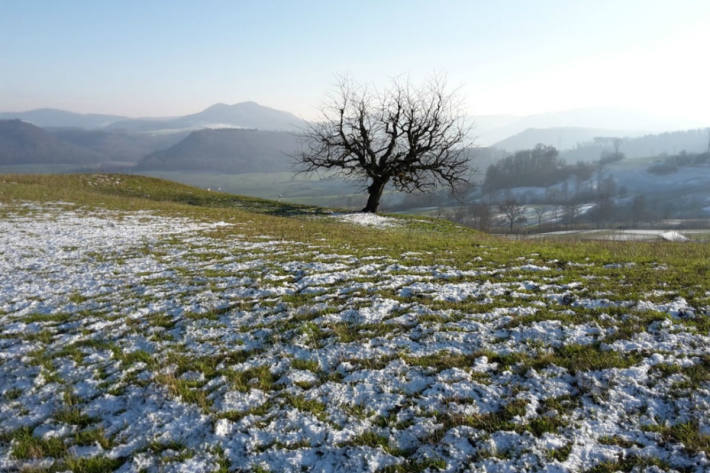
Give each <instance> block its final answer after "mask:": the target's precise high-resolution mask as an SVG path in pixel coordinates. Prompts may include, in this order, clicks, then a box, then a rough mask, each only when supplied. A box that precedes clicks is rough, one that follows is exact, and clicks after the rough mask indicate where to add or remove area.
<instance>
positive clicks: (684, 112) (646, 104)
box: [0, 0, 710, 126]
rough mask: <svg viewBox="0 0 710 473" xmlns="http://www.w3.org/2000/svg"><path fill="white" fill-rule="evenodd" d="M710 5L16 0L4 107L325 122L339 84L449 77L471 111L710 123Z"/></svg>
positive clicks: (7, 26)
mask: <svg viewBox="0 0 710 473" xmlns="http://www.w3.org/2000/svg"><path fill="white" fill-rule="evenodd" d="M709 20H710V3H708V2H702V1H682V2H674V3H673V4H672V6H671V4H670V3H668V2H648V1H638V0H633V1H622V2H609V1H604V2H598V3H596V4H595V5H594V6H593V7H592V6H590V5H589V4H586V5H581V4H572V3H571V2H561V1H546V2H535V3H533V2H526V1H521V0H518V1H511V2H506V3H505V4H503V5H500V4H497V5H488V4H473V3H471V2H443V3H437V4H436V5H434V4H430V3H427V2H388V3H386V4H380V3H378V2H364V3H358V4H357V5H354V4H353V5H338V7H337V9H335V8H332V6H330V5H329V4H328V3H326V2H308V3H307V4H305V5H294V4H291V3H288V2H274V3H270V4H268V5H266V4H262V3H260V2H242V3H239V4H238V5H235V4H232V3H231V2H222V1H215V2H210V3H209V4H207V5H205V6H203V5H197V4H195V3H192V2H186V1H181V2H171V3H170V4H165V3H162V2H136V1H127V2H121V3H120V4H119V3H116V4H98V3H92V2H82V1H67V2H62V3H61V4H59V3H55V2H49V1H37V0H35V1H33V0H26V1H8V2H5V3H4V11H3V15H2V17H1V18H0V40H1V41H0V45H2V46H0V48H2V49H3V50H2V51H1V52H2V54H0V67H2V70H3V77H2V78H1V79H0V104H1V105H0V109H2V111H8V112H19V111H25V110H31V109H36V108H58V109H63V110H69V111H73V112H77V113H101V114H115V115H122V116H128V117H164V116H179V115H185V114H190V113H195V112H198V111H200V110H203V109H204V108H206V107H208V106H210V105H212V104H214V103H229V104H233V103H239V102H244V101H255V102H257V103H259V104H261V105H264V106H268V107H271V108H275V109H279V110H285V111H289V112H291V113H294V114H296V115H297V116H299V117H302V118H305V119H313V118H314V117H316V116H317V111H318V108H319V106H320V105H321V103H322V102H323V101H324V99H325V97H326V95H327V94H328V92H330V91H331V90H332V86H333V84H334V83H335V81H336V78H337V77H338V76H339V75H343V74H347V75H350V76H352V77H353V78H354V79H355V80H357V81H361V82H365V83H370V84H374V86H376V87H383V86H386V84H387V82H388V81H389V80H390V79H391V78H393V77H403V76H405V77H408V78H410V79H411V80H412V81H413V82H419V81H422V80H425V79H426V78H428V77H430V76H431V75H432V74H441V75H445V76H446V77H447V78H448V82H449V84H450V85H451V86H452V87H455V88H457V89H458V90H459V92H460V94H461V95H462V97H463V98H464V100H465V103H466V105H467V108H466V112H467V113H468V114H470V115H474V116H490V115H510V116H517V117H523V116H528V115H534V114H541V113H548V112H560V111H568V110H576V109H588V108H593V109H597V108H619V109H628V110H634V111H637V112H638V113H641V114H647V115H649V116H653V117H661V118H663V119H664V120H675V119H677V120H678V121H679V123H680V122H682V125H680V126H692V125H693V124H697V126H704V125H707V124H710V94H707V93H706V82H707V78H708V77H710V64H708V63H707V61H704V60H703V58H704V56H705V55H706V51H705V49H706V48H705V46H706V45H707V44H710V31H708V30H707V28H706V25H707V23H708V21H709Z"/></svg>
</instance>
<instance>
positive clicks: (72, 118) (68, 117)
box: [0, 108, 125, 128]
mask: <svg viewBox="0 0 710 473" xmlns="http://www.w3.org/2000/svg"><path fill="white" fill-rule="evenodd" d="M0 119H1V120H7V119H19V120H22V121H24V122H27V123H31V124H33V125H36V126H38V127H42V128H44V127H77V128H102V127H105V126H108V125H110V124H111V123H113V122H115V121H118V120H123V119H125V117H121V116H119V115H101V114H96V113H86V114H85V113H74V112H67V111H65V110H57V109H53V108H40V109H37V110H29V111H27V112H0Z"/></svg>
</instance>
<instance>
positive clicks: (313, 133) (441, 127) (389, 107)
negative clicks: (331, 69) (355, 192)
mask: <svg viewBox="0 0 710 473" xmlns="http://www.w3.org/2000/svg"><path fill="white" fill-rule="evenodd" d="M323 117H324V119H323V121H321V122H319V123H315V124H313V125H312V126H311V127H310V128H309V129H308V131H307V132H306V139H307V141H306V142H307V145H306V149H305V150H304V152H303V153H301V154H300V155H299V156H298V158H299V161H300V163H301V165H302V168H303V170H304V171H307V172H310V171H316V170H319V169H335V170H337V171H339V172H340V173H341V174H343V175H346V176H349V177H354V178H360V179H364V180H366V182H367V183H368V186H367V191H368V194H369V197H368V199H367V205H365V208H363V209H362V211H363V212H376V211H377V207H378V206H379V204H380V197H381V196H382V192H383V191H384V188H385V185H387V183H389V182H392V183H393V184H394V186H395V188H396V189H397V190H401V191H404V192H413V191H426V190H430V189H432V188H434V187H436V185H437V184H448V185H449V186H451V188H452V189H453V188H454V186H455V185H457V184H460V183H464V182H466V179H465V176H466V171H467V169H468V160H467V159H466V156H465V155H464V153H463V151H464V147H463V144H464V139H465V137H466V131H465V129H464V126H463V119H462V118H463V116H462V114H461V113H459V112H458V104H457V102H456V100H455V97H454V96H453V95H452V94H451V93H449V92H447V91H446V88H445V86H444V84H443V83H442V82H440V81H432V82H431V83H430V84H428V85H427V86H426V87H422V88H419V89H416V90H415V89H412V88H410V87H409V86H408V85H403V84H401V83H399V82H396V81H395V82H394V83H393V85H392V87H391V88H390V89H389V90H387V91H385V92H384V93H381V94H377V93H371V92H369V91H368V90H367V89H366V88H364V87H354V86H352V85H351V84H350V83H348V82H343V83H341V85H340V87H339V89H338V94H337V96H336V97H335V99H334V103H333V105H332V106H331V107H328V108H326V109H324V110H323Z"/></svg>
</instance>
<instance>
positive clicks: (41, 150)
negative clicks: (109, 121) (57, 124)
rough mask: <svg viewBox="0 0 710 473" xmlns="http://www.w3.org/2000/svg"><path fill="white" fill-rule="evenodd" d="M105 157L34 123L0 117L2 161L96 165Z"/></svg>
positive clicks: (0, 151) (0, 154)
mask: <svg viewBox="0 0 710 473" xmlns="http://www.w3.org/2000/svg"><path fill="white" fill-rule="evenodd" d="M104 160H105V157H104V156H103V155H101V154H100V153H97V152H95V151H92V150H90V149H86V148H82V147H79V146H75V145H73V144H71V143H66V142H64V141H62V140H60V139H59V138H57V137H56V136H53V135H51V134H49V133H47V132H46V131H45V130H43V129H42V128H39V127H37V126H35V125H32V124H30V123H25V122H23V121H21V120H0V164H2V165H9V164H96V163H99V162H101V161H104Z"/></svg>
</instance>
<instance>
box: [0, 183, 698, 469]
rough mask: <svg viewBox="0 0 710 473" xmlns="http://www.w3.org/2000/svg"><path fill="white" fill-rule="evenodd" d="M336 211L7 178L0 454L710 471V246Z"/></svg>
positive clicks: (243, 465)
mask: <svg viewBox="0 0 710 473" xmlns="http://www.w3.org/2000/svg"><path fill="white" fill-rule="evenodd" d="M344 218H346V217H344V216H343V215H341V214H340V213H338V212H333V211H332V210H329V209H324V208H320V207H312V206H303V205H295V204H285V203H281V202H274V201H268V200H262V199H256V198H248V197H241V196H235V195H231V194H224V193H218V192H210V191H206V190H201V189H197V188H193V187H189V186H185V185H181V184H176V183H172V182H169V181H165V180H160V179H154V178H147V177H140V176H123V175H64V176H49V175H32V176H27V175H2V176H0V250H1V251H2V256H1V257H0V274H2V276H1V277H0V359H2V360H3V363H0V412H2V413H3V415H2V416H0V470H3V471H5V470H8V471H14V470H19V469H22V468H34V469H33V470H31V471H64V470H72V471H95V472H105V471H116V470H119V469H120V471H139V470H141V469H142V470H144V471H150V472H153V471H178V470H183V471H220V472H224V471H293V472H296V471H301V468H302V467H303V468H305V469H306V470H313V471H325V470H327V471H381V472H400V471H420V472H421V471H451V472H453V471H465V470H466V468H468V467H472V468H473V469H475V471H483V470H484V469H485V470H487V471H543V470H547V471H569V472H573V471H574V472H576V471H586V472H612V471H618V470H621V471H645V470H644V468H647V467H657V468H659V469H660V470H661V471H668V470H670V469H674V470H676V471H692V472H701V471H707V469H708V468H709V467H710V460H709V459H708V456H710V423H709V422H710V421H709V420H708V419H710V408H709V407H708V406H710V394H708V393H709V392H710V348H709V347H710V314H709V312H710V245H707V244H697V243H670V242H653V243H638V242H634V243H624V242H545V241H509V240H504V239H498V238H495V237H492V236H488V235H485V234H482V233H479V232H476V231H473V230H470V229H467V228H464V227H459V226H456V225H453V224H451V223H449V222H445V221H441V220H435V219H427V218H422V217H403V216H396V217H395V216H387V217H379V218H371V219H369V220H368V221H363V220H362V219H360V218H359V217H347V218H349V219H350V220H348V221H349V222H353V221H355V222H357V221H362V222H363V223H373V224H377V225H380V226H379V227H373V226H367V225H358V224H354V223H348V221H344ZM634 469H635V470H634ZM646 471H658V470H646Z"/></svg>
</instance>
